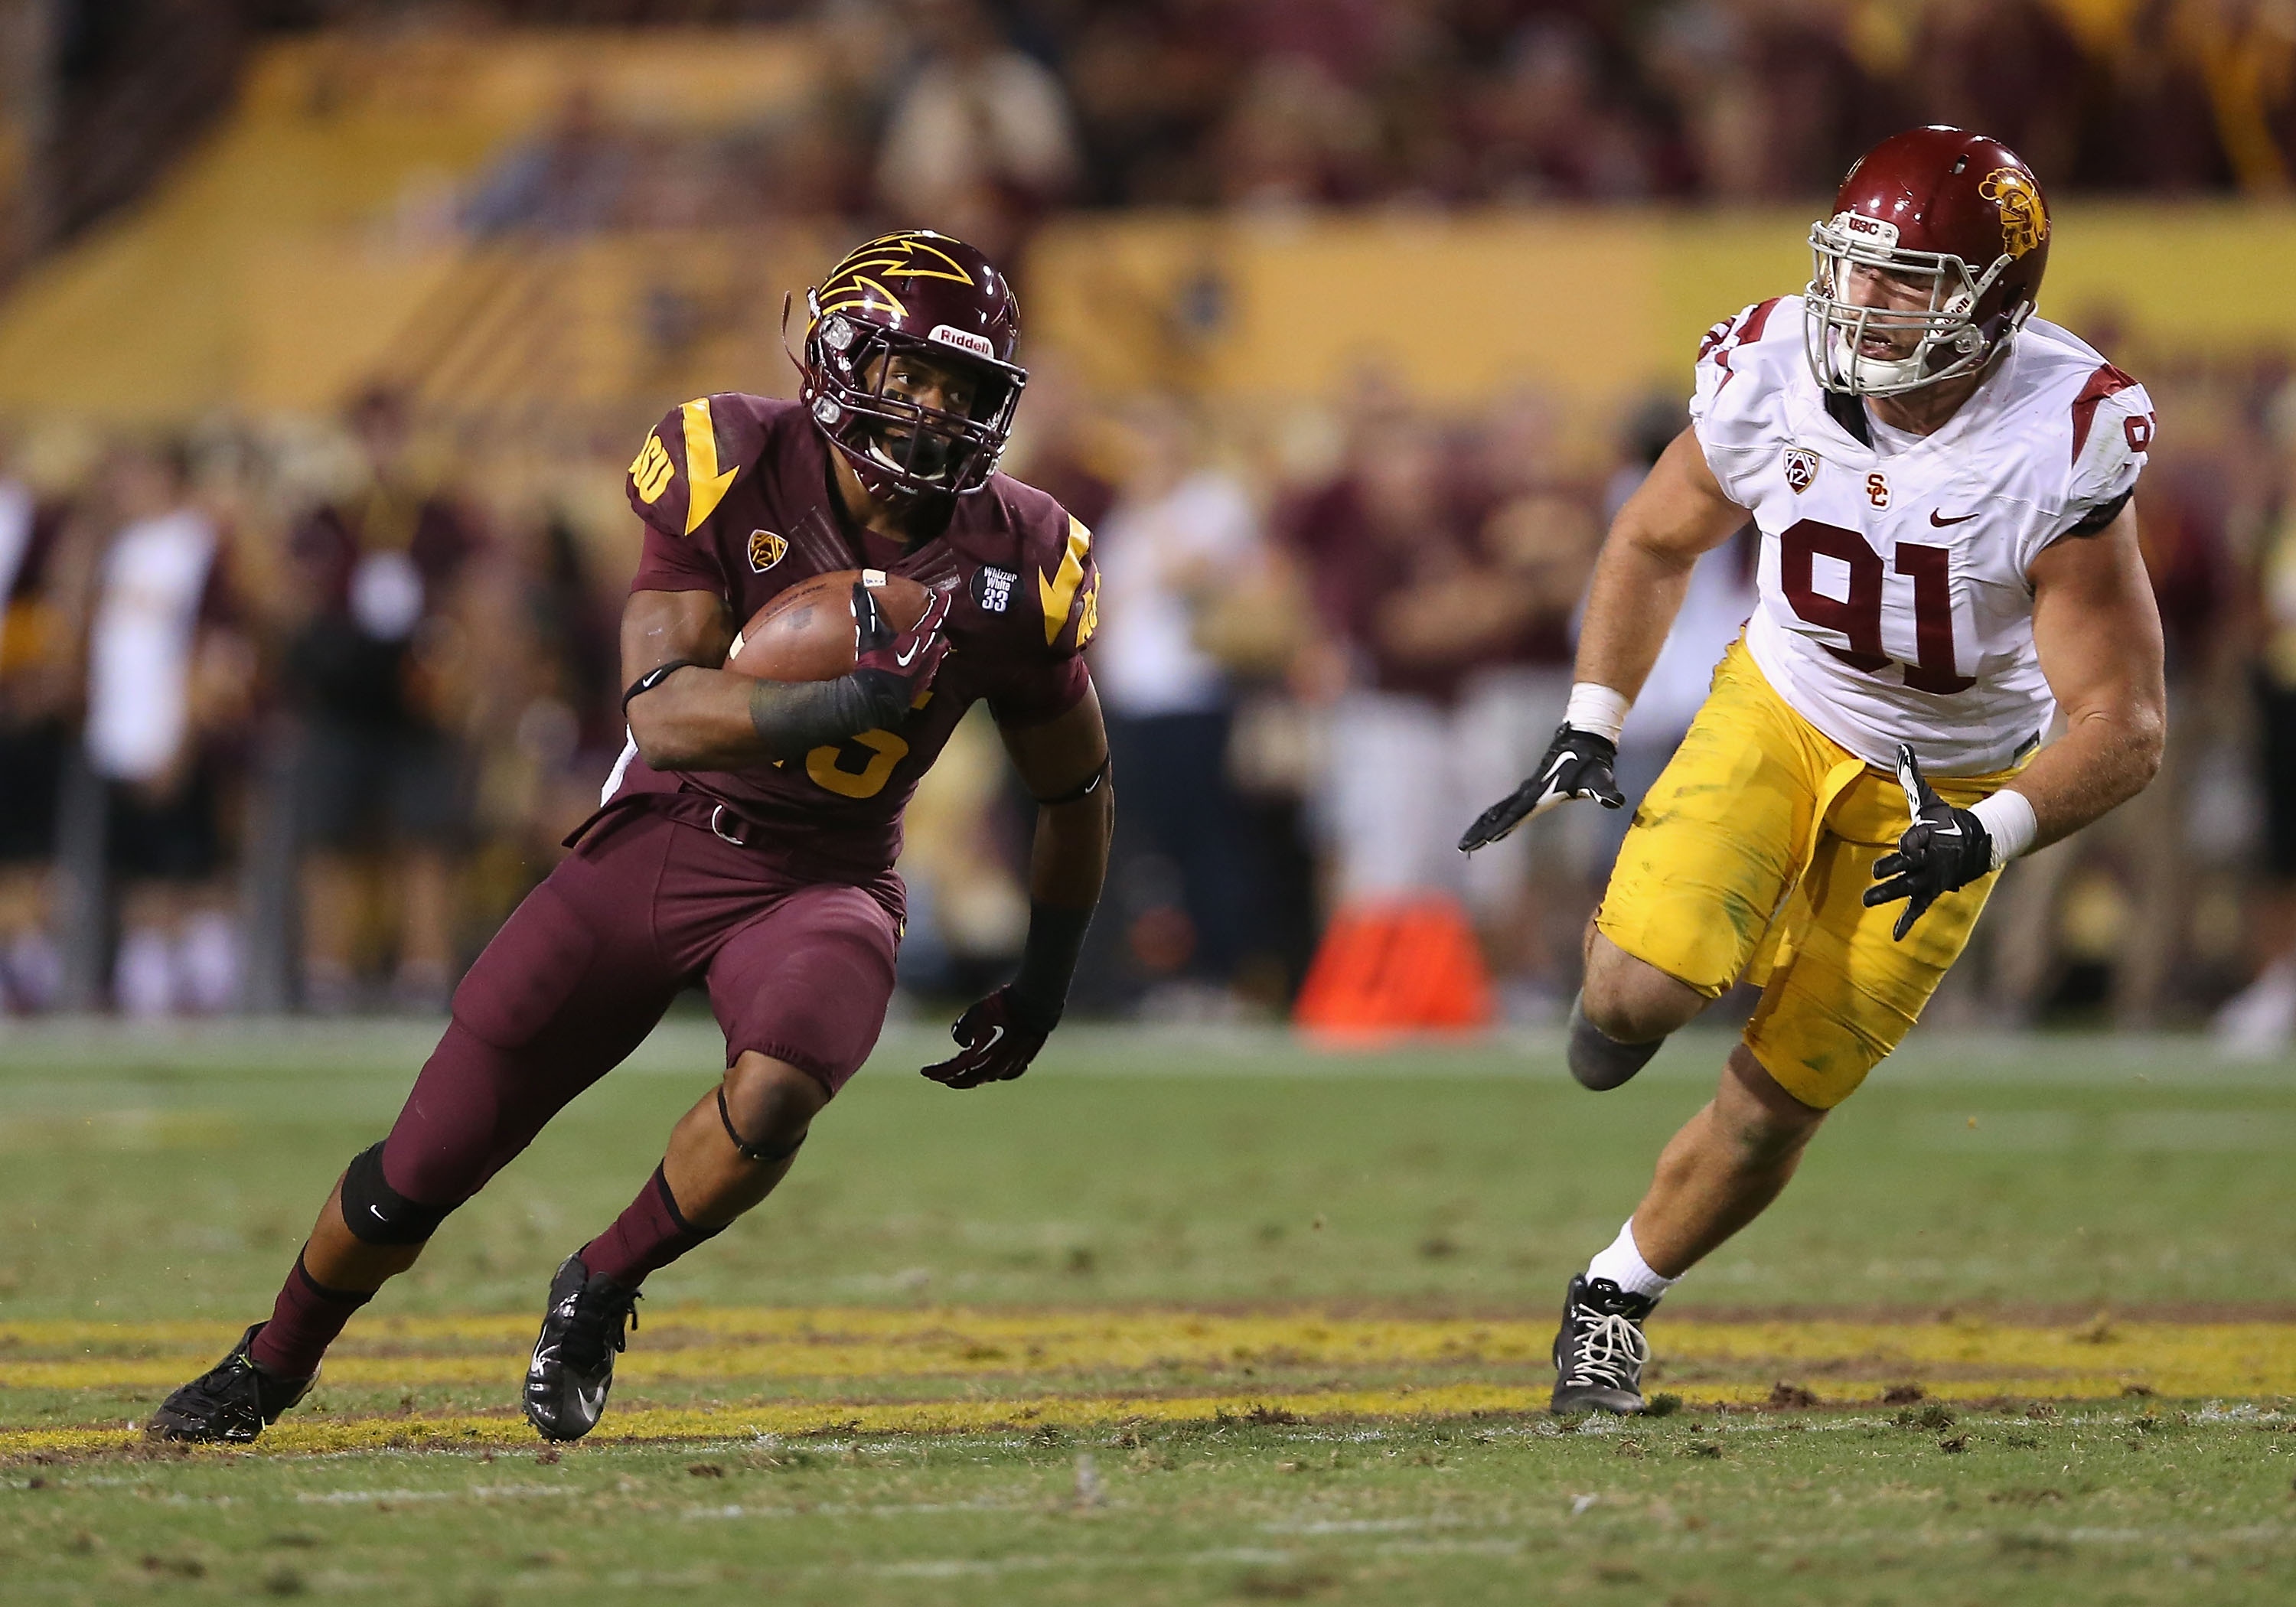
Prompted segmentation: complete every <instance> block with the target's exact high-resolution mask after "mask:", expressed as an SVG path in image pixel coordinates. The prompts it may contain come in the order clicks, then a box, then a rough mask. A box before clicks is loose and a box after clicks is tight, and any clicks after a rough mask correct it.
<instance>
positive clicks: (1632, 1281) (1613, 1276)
mask: <svg viewBox="0 0 2296 1607" xmlns="http://www.w3.org/2000/svg"><path fill="white" fill-rule="evenodd" d="M1587 1276H1588V1277H1589V1278H1608V1279H1610V1280H1611V1283H1616V1284H1617V1285H1618V1286H1619V1287H1620V1288H1621V1289H1623V1290H1625V1291H1627V1292H1628V1294H1646V1295H1648V1296H1649V1297H1650V1298H1651V1299H1652V1300H1656V1299H1658V1297H1659V1296H1661V1295H1662V1294H1664V1293H1665V1292H1666V1291H1668V1290H1669V1289H1671V1288H1673V1287H1674V1286H1675V1285H1676V1284H1677V1283H1680V1282H1681V1281H1682V1280H1681V1279H1679V1278H1662V1277H1661V1276H1659V1275H1658V1274H1656V1273H1654V1272H1652V1270H1651V1269H1650V1263H1649V1262H1647V1261H1645V1260H1644V1259H1643V1252H1642V1251H1641V1250H1637V1249H1636V1247H1635V1225H1634V1221H1633V1219H1632V1218H1628V1222H1627V1225H1626V1226H1624V1227H1621V1228H1620V1229H1619V1236H1618V1237H1617V1238H1615V1239H1613V1240H1611V1247H1610V1249H1608V1250H1604V1251H1603V1252H1602V1253H1601V1254H1600V1255H1598V1256H1596V1257H1595V1259H1593V1260H1591V1261H1589V1262H1587Z"/></svg>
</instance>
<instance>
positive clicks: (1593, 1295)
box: [1554, 1273, 1658, 1415]
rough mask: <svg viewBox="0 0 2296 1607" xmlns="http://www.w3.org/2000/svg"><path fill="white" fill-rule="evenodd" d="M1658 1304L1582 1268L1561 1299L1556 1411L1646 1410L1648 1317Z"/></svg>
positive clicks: (1555, 1390) (1648, 1356)
mask: <svg viewBox="0 0 2296 1607" xmlns="http://www.w3.org/2000/svg"><path fill="white" fill-rule="evenodd" d="M1657 1307H1658V1301H1657V1300H1654V1299H1652V1297H1651V1296H1649V1295H1646V1294H1628V1292H1627V1291H1625V1290H1623V1289H1621V1288H1620V1287H1619V1286H1618V1285H1617V1284H1616V1283H1611V1280H1610V1279H1608V1278H1591V1279H1590V1278H1588V1277H1587V1276H1586V1275H1584V1274H1583V1273H1582V1274H1580V1275H1579V1276H1578V1277H1575V1278H1573V1279H1571V1280H1570V1293H1568V1294H1566V1295H1565V1296H1563V1298H1562V1330H1561V1331H1560V1332H1557V1333H1556V1334H1555V1336H1554V1375H1555V1376H1554V1410H1555V1411H1557V1412H1616V1413H1619V1414H1622V1415H1626V1414H1633V1413H1636V1412H1639V1411H1641V1410H1642V1409H1643V1395H1642V1385H1643V1364H1644V1363H1645V1362H1647V1361H1649V1360H1650V1341H1648V1340H1646V1339H1644V1337H1643V1322H1644V1319H1645V1318H1646V1317H1648V1316H1650V1314H1651V1313H1652V1311H1653V1310H1655V1309H1656V1308H1657Z"/></svg>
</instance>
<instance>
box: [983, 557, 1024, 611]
mask: <svg viewBox="0 0 2296 1607" xmlns="http://www.w3.org/2000/svg"><path fill="white" fill-rule="evenodd" d="M1020 584H1021V577H1020V575H1019V573H1018V572H1016V571H1015V570H1000V569H998V568H997V567H996V565H995V564H993V563H984V564H982V565H981V566H980V568H979V569H977V570H973V571H972V601H973V603H974V605H975V606H976V607H978V608H979V609H980V611H981V612H982V613H984V614H1001V613H1003V612H1004V611H1005V610H1006V609H1008V608H1010V607H1012V606H1013V587H1014V586H1018V585H1020Z"/></svg>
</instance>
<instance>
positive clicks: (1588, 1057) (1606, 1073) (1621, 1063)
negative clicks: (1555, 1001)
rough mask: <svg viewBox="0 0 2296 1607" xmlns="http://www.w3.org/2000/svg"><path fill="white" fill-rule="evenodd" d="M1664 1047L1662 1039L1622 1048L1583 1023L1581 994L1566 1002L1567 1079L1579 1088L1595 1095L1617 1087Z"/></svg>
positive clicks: (1584, 1012)
mask: <svg viewBox="0 0 2296 1607" xmlns="http://www.w3.org/2000/svg"><path fill="white" fill-rule="evenodd" d="M1664 1047H1666V1040H1665V1039H1664V1038H1662V1037H1660V1038H1652V1040H1651V1041H1650V1042H1649V1043H1646V1044H1622V1043H1620V1041H1619V1040H1618V1039H1617V1038H1614V1037H1611V1036H1610V1035H1609V1034H1608V1033H1606V1032H1604V1031H1603V1029H1601V1028H1600V1027H1597V1026H1596V1025H1595V1023H1594V1022H1592V1021H1588V1020H1587V996H1586V995H1585V994H1583V993H1582V994H1580V995H1579V996H1578V997H1577V998H1575V999H1573V1000H1571V1001H1570V1038H1569V1050H1568V1058H1569V1060H1570V1075H1571V1076H1573V1077H1575V1078H1578V1079H1579V1086H1582V1087H1587V1088H1592V1089H1594V1090H1595V1092H1596V1093H1598V1094H1600V1093H1603V1092H1606V1091H1607V1090H1609V1089H1611V1088H1615V1087H1618V1086H1620V1084H1622V1083H1625V1082H1628V1081H1629V1080H1631V1079H1632V1078H1633V1077H1634V1075H1635V1073H1636V1072H1637V1071H1639V1070H1642V1069H1643V1068H1644V1066H1646V1065H1648V1064H1650V1062H1651V1057H1652V1055H1654V1054H1657V1053H1658V1052H1659V1051H1660V1050H1661V1049H1663V1048H1664Z"/></svg>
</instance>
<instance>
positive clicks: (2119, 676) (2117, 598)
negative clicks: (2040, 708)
mask: <svg viewBox="0 0 2296 1607" xmlns="http://www.w3.org/2000/svg"><path fill="white" fill-rule="evenodd" d="M2031 572H2032V577H2033V645H2034V648H2035V650H2036V651H2037V652H2038V654H2039V655H2040V660H2041V672H2042V674H2044V675H2046V676H2047V677H2048V681H2049V690H2050V692H2051V693H2054V695H2055V697H2056V700H2057V708H2058V709H2059V710H2060V711H2061V712H2062V714H2063V717H2064V722H2065V728H2064V734H2062V736H2060V737H2058V738H2057V740H2056V741H2055V742H2051V743H2050V744H2049V745H2048V746H2047V747H2046V748H2044V749H2042V750H2040V752H2038V754H2036V755H2034V757H2033V762H2032V763H2031V764H2030V765H2028V766H2027V767H2025V773H2024V774H2023V775H2020V776H2019V777H2018V778H2017V779H2016V780H2015V781H2014V782H2012V783H2010V784H2009V786H2008V787H2007V788H2006V789H2005V791H2013V792H2015V793H2017V794H2018V795H2020V796H2021V797H2022V798H2023V799H2025V801H2026V802H2027V803H2029V804H2030V805H2031V806H2032V809H2033V819H2034V834H2033V840H2032V843H2031V846H2032V847H2034V848H2046V846H2047V845H2049V844H2050V843H2053V842H2055V841H2057V840H2059V839H2060V838H2063V837H2068V836H2071V834H2072V833H2073V832H2078V831H2079V830H2080V828H2081V827H2083V826H2085V825H2087V824H2089V823H2090V822H2091V821H2094V820H2095V819H2097V818H2099V817H2100V816H2103V815H2104V814H2105V813H2106V812H2107V811H2108V810H2111V809H2112V808H2117V807H2118V806H2119V805H2121V804H2123V803H2126V802H2128V799H2132V798H2134V797H2136V794H2137V793H2139V792H2141V791H2144V788H2145V786H2146V785H2147V784H2148V783H2150V782H2151V781H2152V779H2153V775H2155V774H2157V773H2158V772H2159V770H2160V768H2161V745H2162V742H2163V741H2164V740H2165V738H2166V736H2167V734H2168V726H2169V714H2168V709H2169V693H2168V686H2167V684H2166V682H2165V680H2164V675H2165V671H2164V668H2163V664H2162V659H2163V651H2162V645H2161V612H2160V610H2159V609H2158V608H2157V607H2156V606H2155V605H2154V603H2153V586H2152V584H2151V582H2150V581H2149V580H2148V579H2147V578H2145V573H2144V556H2143V555H2142V553H2139V552H2138V550H2137V545H2136V504H2134V503H2131V504H2128V506H2126V507H2124V508H2123V509H2122V510H2121V511H2120V515H2119V516H2118V517H2117V518H2115V519H2114V520H2113V521H2112V524H2110V525H2109V526H2107V527H2106V528H2105V529H2103V530H2102V531H2100V532H2099V533H2097V534H2096V535H2095V536H2087V537H2066V538H2065V539H2064V540H2062V541H2059V542H2057V543H2056V544H2055V545H2052V546H2050V547H2049V548H2048V549H2047V550H2046V551H2045V552H2043V553H2041V555H2040V556H2039V557H2038V558H2036V559H2035V560H2034V561H2033V565H2032V571H2031Z"/></svg>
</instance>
